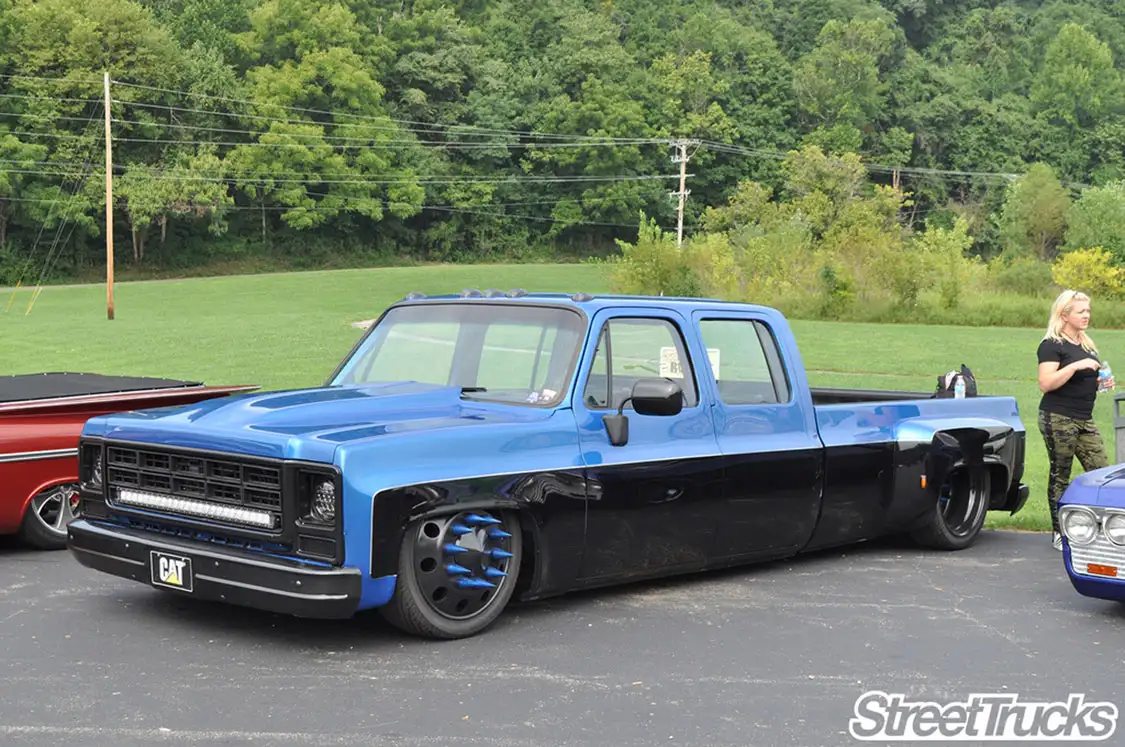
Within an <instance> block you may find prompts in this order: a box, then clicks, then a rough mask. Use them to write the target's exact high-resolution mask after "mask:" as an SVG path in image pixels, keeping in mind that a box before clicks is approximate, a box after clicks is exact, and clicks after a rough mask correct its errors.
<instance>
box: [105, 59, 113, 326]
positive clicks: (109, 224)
mask: <svg viewBox="0 0 1125 747" xmlns="http://www.w3.org/2000/svg"><path fill="white" fill-rule="evenodd" d="M109 120H110V105H109V71H108V70H107V71H106V74H105V302H106V317H107V318H108V319H110V320H112V319H113V138H112V137H111V136H110V129H109Z"/></svg>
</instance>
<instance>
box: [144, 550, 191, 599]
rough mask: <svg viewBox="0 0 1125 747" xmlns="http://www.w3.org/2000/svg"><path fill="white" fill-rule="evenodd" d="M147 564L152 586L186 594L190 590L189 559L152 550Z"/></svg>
mask: <svg viewBox="0 0 1125 747" xmlns="http://www.w3.org/2000/svg"><path fill="white" fill-rule="evenodd" d="M149 564H150V565H151V566H152V583H153V585H155V586H164V587H167V588H169V589H179V590H180V591H187V592H190V591H191V590H192V574H191V558H185V557H184V556H182V555H169V554H168V553H166V552H157V551H156V550H153V551H152V554H151V555H150V557H149Z"/></svg>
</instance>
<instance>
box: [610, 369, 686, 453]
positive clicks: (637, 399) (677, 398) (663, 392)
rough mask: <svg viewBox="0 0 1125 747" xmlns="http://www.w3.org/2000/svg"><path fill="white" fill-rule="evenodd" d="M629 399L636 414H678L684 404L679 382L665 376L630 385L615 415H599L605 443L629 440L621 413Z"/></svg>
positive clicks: (627, 423)
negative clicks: (606, 441) (607, 441)
mask: <svg viewBox="0 0 1125 747" xmlns="http://www.w3.org/2000/svg"><path fill="white" fill-rule="evenodd" d="M629 402H632V403H633V411H634V412H636V413H637V414H638V415H678V414H679V413H680V410H682V409H683V407H684V392H683V390H682V389H680V386H679V384H676V383H675V382H673V381H669V380H668V379H641V380H640V381H638V382H637V383H635V384H633V391H632V392H631V393H630V395H629V396H628V397H626V398H625V400H623V401H622V402H621V405H620V406H619V407H618V408H617V414H616V415H605V416H603V417H602V421H603V422H604V423H605V430H606V433H607V434H608V435H609V442H610V443H611V444H612V445H614V446H624V445H625V444H626V443H628V442H629V418H628V416H626V415H625V414H624V410H625V405H626V404H628V403H629Z"/></svg>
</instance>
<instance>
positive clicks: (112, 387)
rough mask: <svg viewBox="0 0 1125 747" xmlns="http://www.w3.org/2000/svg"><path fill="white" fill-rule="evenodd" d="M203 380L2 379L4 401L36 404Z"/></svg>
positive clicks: (61, 375) (46, 375)
mask: <svg viewBox="0 0 1125 747" xmlns="http://www.w3.org/2000/svg"><path fill="white" fill-rule="evenodd" d="M202 383H203V382H200V381H180V380H179V379H157V378H150V377H144V376H105V375H102V374H92V373H69V372H52V373H37V374H20V375H16V376H0V402H34V401H36V400H44V399H59V398H60V397H88V396H90V395H93V394H111V393H115V392H141V391H148V390H153V389H179V388H185V387H196V386H201V385H202Z"/></svg>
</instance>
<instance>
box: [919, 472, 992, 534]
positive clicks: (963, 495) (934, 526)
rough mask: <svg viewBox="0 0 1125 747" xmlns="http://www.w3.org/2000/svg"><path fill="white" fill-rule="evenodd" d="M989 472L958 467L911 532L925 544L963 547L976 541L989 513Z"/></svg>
mask: <svg viewBox="0 0 1125 747" xmlns="http://www.w3.org/2000/svg"><path fill="white" fill-rule="evenodd" d="M989 478H990V476H989V473H988V472H987V471H985V470H982V469H973V470H958V471H957V472H955V473H953V474H952V475H950V476H949V477H948V478H947V479H946V482H945V484H944V485H942V486H941V489H940V490H939V492H938V499H937V504H936V505H935V506H934V508H933V510H932V512H931V513H930V516H929V519H928V521H927V523H926V524H925V525H924V526H923V527H921V528H919V529H916V530H915V531H914V532H912V533H911V536H912V537H913V538H914V541H915V542H917V543H918V544H919V545H921V546H922V547H927V548H931V549H935V550H963V549H965V548H966V547H969V546H970V545H972V544H973V543H974V542H976V540H977V537H978V536H979V535H980V530H981V529H982V528H983V527H984V518H985V515H986V514H987V513H988V503H989V499H990V496H991V493H990V485H991V481H990V479H989Z"/></svg>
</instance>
